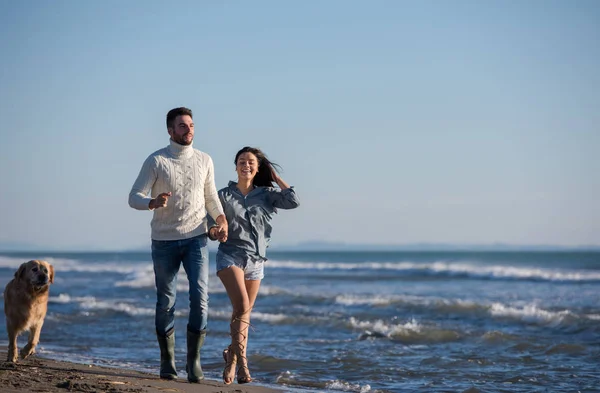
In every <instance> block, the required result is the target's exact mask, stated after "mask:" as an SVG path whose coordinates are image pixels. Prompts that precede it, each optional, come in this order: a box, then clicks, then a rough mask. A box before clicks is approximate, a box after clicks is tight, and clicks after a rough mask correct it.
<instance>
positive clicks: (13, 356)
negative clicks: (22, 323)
mask: <svg viewBox="0 0 600 393" xmlns="http://www.w3.org/2000/svg"><path fill="white" fill-rule="evenodd" d="M7 330H8V357H7V359H6V361H7V362H11V363H15V362H16V361H17V354H18V350H19V349H18V348H17V332H16V331H15V329H14V328H13V327H12V326H7Z"/></svg>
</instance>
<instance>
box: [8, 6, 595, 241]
mask: <svg viewBox="0 0 600 393" xmlns="http://www.w3.org/2000/svg"><path fill="white" fill-rule="evenodd" d="M598 21H600V2H597V1H593V0H588V1H586V0H581V1H576V2H573V1H567V0H564V1H553V0H548V1H542V0H531V1H526V2H521V1H515V0H505V1H494V0H486V1H481V2H480V1H474V0H471V1H462V0H456V1H401V0H398V1H380V0H375V1H346V0H338V1H335V0H332V1H325V2H319V1H305V2H282V1H262V0H259V1H253V2H245V1H216V0H215V1H188V2H163V1H137V0H132V1H117V0H107V1H78V0H58V1H52V2H45V1H37V0H34V1H32V0H24V1H9V0H1V1H0V57H1V61H0V70H1V72H0V119H2V122H1V126H0V184H1V191H0V245H2V244H4V245H15V244H23V245H36V246H40V247H47V248H52V249H61V250H92V249H93V250H124V249H135V248H140V247H145V246H146V245H148V244H149V237H150V219H151V216H152V213H150V212H144V211H137V210H133V209H131V208H130V207H129V206H128V203H127V199H128V194H129V191H130V189H131V186H132V184H133V182H134V180H135V178H136V176H137V174H138V172H139V170H140V168H141V165H142V163H143V161H144V159H145V158H146V157H147V156H148V155H149V154H151V153H152V152H154V151H156V150H158V149H160V148H162V147H164V146H166V145H167V144H168V142H169V141H168V138H169V136H168V134H167V130H166V126H165V116H166V113H167V112H168V111H169V109H171V108H174V107H178V106H186V107H189V108H191V109H192V110H193V111H194V122H195V128H196V135H195V140H194V147H195V148H197V149H200V150H202V151H205V152H207V153H208V154H210V155H211V157H212V158H213V161H214V164H215V182H216V186H217V188H221V187H224V186H226V185H227V183H228V181H229V180H236V173H235V167H234V164H233V159H234V156H235V153H236V152H237V151H238V150H239V149H240V148H241V147H243V146H246V145H250V146H256V147H259V148H261V149H263V150H264V151H265V152H266V153H267V155H268V156H269V157H270V158H271V159H272V160H273V161H275V162H277V163H279V164H280V165H281V166H282V167H283V170H284V172H283V174H282V177H283V178H284V179H285V180H286V181H287V182H288V183H290V184H292V185H293V186H294V187H295V189H296V191H297V194H298V196H299V198H300V200H301V206H300V207H299V208H298V209H296V210H292V211H281V212H280V214H278V215H277V217H276V218H275V220H274V223H273V225H274V231H273V240H272V244H273V246H285V245H293V244H298V243H303V242H312V241H318V242H343V243H347V244H376V245H377V244H381V245H384V244H385V245H403V244H411V243H447V244H491V243H507V244H515V245H529V244H535V245H561V246H578V245H596V246H597V245H600V204H599V202H598V201H599V200H600V175H599V174H600V160H599V152H600V72H599V70H600V45H598V42H600V23H599V22H598Z"/></svg>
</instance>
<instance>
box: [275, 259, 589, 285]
mask: <svg viewBox="0 0 600 393" xmlns="http://www.w3.org/2000/svg"><path fill="white" fill-rule="evenodd" d="M269 266H270V267H272V268H279V269H297V270H298V269H300V270H372V271H380V270H392V271H396V272H403V273H405V274H407V275H411V274H420V275H432V276H435V275H437V276H464V277H474V278H484V279H485V278H487V279H514V280H542V281H569V282H573V281H574V282H578V281H582V282H595V281H600V272H598V271H589V270H576V269H575V270H568V269H550V268H539V267H518V266H505V265H491V266H489V265H477V264H474V263H466V262H458V263H455V262H444V261H439V262H430V263H415V262H368V261H365V262H360V263H340V262H300V261H281V260H269Z"/></svg>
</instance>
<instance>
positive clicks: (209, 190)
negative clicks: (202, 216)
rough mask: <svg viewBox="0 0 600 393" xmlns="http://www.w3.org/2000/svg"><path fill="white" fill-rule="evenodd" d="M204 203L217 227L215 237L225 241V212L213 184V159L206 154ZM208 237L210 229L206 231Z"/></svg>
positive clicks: (226, 226)
mask: <svg viewBox="0 0 600 393" xmlns="http://www.w3.org/2000/svg"><path fill="white" fill-rule="evenodd" d="M204 205H205V207H206V211H207V212H208V214H209V215H210V216H211V217H212V218H213V219H214V220H215V222H216V223H217V227H218V232H217V233H218V235H217V238H218V239H219V241H220V242H225V241H227V233H228V230H229V228H228V225H227V218H226V217H225V212H224V211H223V205H222V204H221V201H220V199H219V193H218V192H217V187H216V186H215V177H214V167H213V161H212V158H210V156H208V162H207V172H206V179H205V180H204ZM208 232H209V233H208V235H209V237H211V236H210V235H211V234H210V229H209V231H208Z"/></svg>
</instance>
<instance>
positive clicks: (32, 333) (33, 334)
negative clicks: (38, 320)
mask: <svg viewBox="0 0 600 393" xmlns="http://www.w3.org/2000/svg"><path fill="white" fill-rule="evenodd" d="M41 331H42V324H39V325H35V326H32V327H31V328H30V329H29V339H28V340H27V345H25V346H24V347H23V349H21V357H22V358H23V359H25V358H26V357H27V356H29V355H33V354H34V353H35V347H36V345H38V342H40V332H41Z"/></svg>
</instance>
